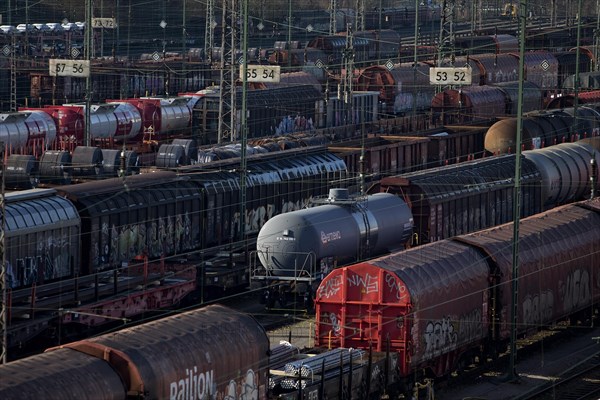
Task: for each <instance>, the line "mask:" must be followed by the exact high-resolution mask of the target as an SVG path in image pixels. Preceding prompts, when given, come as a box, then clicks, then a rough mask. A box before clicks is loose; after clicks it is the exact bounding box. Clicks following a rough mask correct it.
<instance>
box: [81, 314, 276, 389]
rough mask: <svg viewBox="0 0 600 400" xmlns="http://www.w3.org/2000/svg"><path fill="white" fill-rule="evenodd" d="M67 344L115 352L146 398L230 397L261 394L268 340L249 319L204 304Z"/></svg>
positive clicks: (126, 377)
mask: <svg viewBox="0 0 600 400" xmlns="http://www.w3.org/2000/svg"><path fill="white" fill-rule="evenodd" d="M69 347H73V348H76V349H80V350H81V351H84V352H90V353H95V351H96V350H94V348H98V349H100V348H103V347H104V348H106V349H107V350H109V351H110V352H111V353H113V352H114V353H115V355H116V356H117V359H120V360H123V362H118V363H117V362H115V365H114V367H115V368H116V369H117V371H118V373H119V374H120V376H121V377H122V378H123V381H124V382H126V383H130V384H131V386H130V387H129V388H128V392H129V393H130V394H136V393H137V394H139V395H141V394H145V395H146V396H147V397H148V398H161V399H164V398H182V397H186V398H188V397H195V398H201V397H202V396H203V395H204V396H211V397H214V396H233V397H234V398H238V396H241V395H242V394H245V395H246V396H254V397H250V398H263V397H264V396H265V393H266V392H265V390H266V385H267V383H268V381H267V373H268V359H269V357H268V352H269V340H268V337H267V334H266V332H265V331H264V328H263V327H262V326H261V325H260V324H259V323H258V322H257V321H256V320H254V318H252V317H250V316H248V315H246V314H242V313H239V312H237V311H234V310H232V309H229V308H227V307H223V306H220V305H213V306H208V307H205V308H203V309H200V310H195V311H191V312H187V313H183V314H179V315H175V316H172V317H168V318H163V319H161V320H157V321H154V322H150V323H147V324H144V325H140V326H137V327H134V328H129V329H124V330H121V331H119V332H116V333H113V334H109V335H104V336H101V337H98V338H94V339H90V340H87V341H82V342H76V343H74V344H72V345H69Z"/></svg>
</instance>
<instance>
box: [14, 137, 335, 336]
mask: <svg viewBox="0 0 600 400" xmlns="http://www.w3.org/2000/svg"><path fill="white" fill-rule="evenodd" d="M265 156H267V155H264V154H261V155H259V156H255V157H249V158H248V164H247V165H248V171H247V174H246V180H245V185H242V183H241V182H240V173H239V171H235V168H237V167H238V166H239V165H238V163H237V162H233V163H232V162H227V161H224V162H221V163H215V165H214V167H213V169H210V170H209V169H199V170H196V169H188V170H186V169H185V168H181V169H180V170H179V172H178V173H176V172H171V171H156V172H148V173H143V174H139V175H133V176H127V177H123V178H112V179H105V180H102V181H89V182H85V183H80V184H72V185H64V186H56V187H54V188H53V189H32V190H26V191H20V192H11V193H8V194H7V196H6V226H7V230H6V247H5V256H6V265H7V275H6V276H7V284H8V287H9V288H10V292H9V301H10V304H11V307H12V308H11V315H10V316H9V320H11V322H10V323H9V329H8V338H9V344H10V346H11V347H13V346H17V345H19V344H20V343H25V342H26V341H27V340H29V339H30V338H31V337H34V336H36V335H37V334H39V333H41V330H45V329H46V328H48V323H50V324H56V323H59V322H58V321H60V323H63V322H65V320H64V318H65V316H64V315H60V313H59V312H58V308H60V307H64V306H66V305H67V302H66V297H69V300H68V302H69V304H70V305H71V306H72V307H74V308H77V307H78V305H81V304H85V301H84V300H87V301H88V302H89V301H90V300H93V301H95V302H96V308H95V310H96V311H92V310H91V309H90V311H89V315H96V316H98V317H99V318H100V320H102V321H103V322H108V320H107V319H104V318H103V317H102V313H101V312H100V313H99V312H97V310H98V309H100V308H102V307H107V310H106V311H105V312H106V313H107V314H108V315H113V316H114V315H120V313H121V311H119V310H118V308H119V307H121V306H119V307H116V306H114V303H112V305H113V307H110V306H108V305H110V304H111V303H110V301H108V300H106V301H108V303H106V301H105V303H106V304H105V305H104V306H101V305H100V304H104V303H102V301H101V299H102V294H103V293H104V294H106V293H105V292H103V291H104V290H108V291H109V292H110V294H111V295H116V294H119V295H120V296H121V297H119V296H115V299H116V300H115V301H119V302H121V301H124V300H123V299H127V296H128V295H127V294H125V295H123V293H120V291H122V290H124V289H126V288H129V289H132V288H135V287H136V285H135V284H133V283H132V282H134V281H135V279H134V278H135V277H141V276H142V275H143V276H144V281H145V282H146V284H150V282H151V279H150V278H148V275H149V272H148V271H149V270H148V268H150V269H152V265H150V266H148V265H147V264H148V262H152V261H153V260H154V261H156V262H158V263H159V264H160V265H159V266H158V267H157V268H158V269H159V270H160V271H159V272H160V274H161V276H162V278H161V281H162V283H163V284H164V283H165V279H166V278H168V277H169V276H170V275H168V274H167V275H166V276H165V273H167V272H169V265H171V266H173V268H175V269H176V270H185V271H184V272H185V274H187V275H185V276H181V275H177V274H175V276H171V278H173V279H175V280H177V279H178V277H179V278H180V280H179V283H178V284H177V285H175V286H176V287H177V289H176V290H175V289H173V291H169V290H165V291H164V292H163V293H162V294H161V295H160V296H162V297H157V295H153V294H151V293H152V290H153V288H154V286H151V287H148V286H147V285H146V284H144V285H143V286H144V289H143V290H142V291H141V292H140V293H139V294H138V295H139V296H142V297H144V298H145V297H148V296H150V297H152V298H153V299H151V300H147V299H146V300H144V302H145V303H144V304H143V305H140V304H138V306H136V307H129V308H127V307H125V306H123V307H125V308H126V310H124V311H123V312H124V313H130V312H131V313H133V314H135V313H138V312H142V311H140V310H144V309H146V308H148V309H149V308H153V307H157V308H162V307H164V306H166V305H167V304H168V303H172V302H177V301H179V300H181V298H182V297H184V295H185V294H189V293H190V292H189V289H192V290H199V291H205V292H206V293H204V294H206V296H207V297H208V296H209V295H210V293H209V292H210V291H213V288H214V290H219V289H216V288H219V287H220V291H221V293H223V292H224V289H227V288H231V287H236V288H237V287H239V286H242V287H244V286H245V285H246V283H247V280H248V278H247V277H248V274H247V272H245V270H244V268H245V267H243V264H239V265H241V267H237V268H236V267H235V261H236V260H235V259H234V258H233V257H234V254H237V255H238V256H239V257H242V258H244V257H245V256H244V254H245V253H244V251H242V250H243V246H245V245H247V244H246V240H249V239H250V238H251V237H253V236H255V235H256V234H257V233H258V231H259V229H260V227H261V226H262V225H263V224H264V223H265V221H266V220H268V219H269V218H271V217H273V216H274V215H276V214H278V213H283V212H288V211H292V210H295V209H299V208H302V207H303V206H304V205H305V204H307V203H308V202H309V201H310V198H312V197H317V196H321V195H323V194H324V193H327V192H328V190H329V188H331V185H338V184H343V182H344V180H345V178H346V165H345V163H344V162H343V160H342V159H340V158H339V157H337V156H335V155H333V154H329V153H326V152H325V151H323V150H322V149H321V150H318V151H314V149H313V150H311V149H306V148H305V149H297V150H293V151H291V152H286V154H285V156H282V155H277V154H273V155H271V156H270V157H265ZM242 190H245V195H246V198H247V202H246V206H245V208H243V209H242V207H241V205H240V198H241V192H242ZM242 212H243V213H244V214H243V219H242V218H241V217H240V215H241V214H240V213H242ZM242 222H243V225H242ZM240 246H241V248H240ZM223 252H227V254H229V255H230V256H229V257H222V255H221V254H222V253H223ZM140 257H141V258H140ZM230 257H231V258H230ZM136 259H143V260H146V262H145V264H144V267H143V268H144V270H143V271H141V273H139V271H137V270H136V269H135V268H140V263H139V262H132V260H136ZM238 261H239V260H238ZM130 263H131V265H130ZM218 263H221V265H222V264H223V263H224V264H226V265H227V266H228V267H226V268H223V271H221V272H223V275H224V276H225V275H226V276H225V277H224V278H223V277H221V278H219V276H214V277H212V278H211V277H210V276H208V275H206V273H205V272H206V271H202V272H201V273H200V272H198V273H196V269H197V268H196V267H197V266H199V265H202V266H203V267H202V268H204V267H210V266H215V267H217V266H218ZM178 265H179V266H178ZM190 265H192V267H190ZM186 268H187V269H186ZM189 269H191V271H190V270H189ZM150 272H151V271H150ZM180 272H181V271H180ZM190 274H191V275H190ZM205 275H206V276H205ZM129 278H131V279H132V280H131V282H129V283H128V279H129ZM146 279H148V280H146ZM204 279H207V281H206V282H205V281H204ZM222 279H225V280H226V281H223V280H222ZM107 280H108V281H111V282H113V283H112V284H109V285H106V283H107ZM167 281H168V282H170V283H171V284H175V283H176V282H175V281H173V280H170V281H169V280H168V279H167ZM138 283H140V282H138ZM181 284H185V285H186V287H185V288H184V289H182V288H181V287H180V286H178V285H181ZM190 285H191V286H190ZM167 286H168V285H167ZM164 287H165V286H162V288H163V289H164ZM90 288H92V289H90ZM160 288H161V285H159V289H160ZM186 291H187V292H186ZM65 293H69V295H68V296H67V295H66V294H65ZM86 293H87V294H86ZM52 296H53V297H52ZM86 296H87V297H86ZM134 297H135V296H132V297H131V298H134ZM131 298H130V299H129V300H127V301H131ZM53 299H54V300H53ZM161 299H162V300H161ZM99 302H100V303H99ZM119 304H121V303H119ZM161 304H162V305H161ZM92 308H94V307H92ZM36 311H37V314H36ZM42 315H43V318H42ZM89 315H88V316H86V315H85V313H83V314H82V315H79V316H78V317H77V318H73V314H69V315H68V316H66V318H67V319H68V322H69V323H74V324H84V325H85V324H86V323H88V324H92V325H93V324H98V323H99V322H97V321H91V320H90V319H89ZM39 318H41V319H42V321H43V323H40V319H39ZM92 319H93V318H92ZM84 321H87V322H84ZM38 329H39V330H40V331H38Z"/></svg>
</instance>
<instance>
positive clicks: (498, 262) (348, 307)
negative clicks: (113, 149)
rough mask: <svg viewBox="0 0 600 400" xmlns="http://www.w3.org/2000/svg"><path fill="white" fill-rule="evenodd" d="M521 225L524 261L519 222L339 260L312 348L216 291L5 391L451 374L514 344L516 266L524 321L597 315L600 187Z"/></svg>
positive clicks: (66, 394)
mask: <svg viewBox="0 0 600 400" xmlns="http://www.w3.org/2000/svg"><path fill="white" fill-rule="evenodd" d="M520 225H521V226H520V228H521V229H520V232H521V233H520V236H519V267H518V268H513V265H512V256H511V251H510V250H509V249H511V248H512V245H513V233H514V229H513V225H512V224H511V223H509V224H505V225H501V226H498V227H494V228H491V229H486V230H483V231H480V232H477V233H472V234H467V235H461V236H456V237H454V238H451V239H445V240H441V241H438V242H435V243H431V244H428V245H425V246H421V247H418V248H413V249H409V250H404V251H400V252H396V253H393V254H390V255H387V256H384V257H381V258H376V259H373V260H370V261H365V262H361V263H358V264H354V265H350V266H347V267H343V268H339V269H336V270H334V271H333V272H331V273H330V274H329V275H328V276H327V277H326V278H325V279H324V280H323V282H322V283H321V285H320V286H319V288H318V290H317V299H316V336H315V347H314V348H312V349H310V352H308V351H307V354H308V355H312V357H304V358H289V359H287V361H284V360H285V358H282V357H280V356H279V355H280V354H281V353H282V352H281V351H278V350H276V347H274V346H271V345H270V343H269V338H268V335H267V333H266V332H265V330H264V328H263V327H262V326H261V325H260V324H259V323H258V322H257V321H256V320H254V319H253V318H251V317H250V316H248V315H245V314H242V313H240V312H237V311H234V310H231V309H229V308H226V307H223V306H220V305H214V306H208V307H205V308H203V309H200V310H195V311H190V312H186V313H182V314H178V315H174V316H171V317H168V318H164V319H161V320H157V321H154V322H150V323H146V324H143V325H140V326H137V327H133V328H127V329H124V330H122V331H118V332H115V333H111V334H106V335H102V336H99V337H96V338H92V339H86V340H83V341H79V342H74V343H71V344H67V345H64V346H60V347H56V348H51V349H49V350H47V351H46V352H44V353H42V354H39V355H35V356H32V357H29V358H26V359H22V360H18V361H15V362H12V363H8V364H5V365H2V366H0V373H1V374H2V376H4V377H5V379H2V380H1V381H0V394H1V395H2V398H5V399H21V398H23V397H24V396H25V397H28V398H45V399H54V398H57V399H58V398H60V399H69V398H81V397H88V396H89V394H90V393H95V394H98V395H102V396H103V398H106V399H126V398H139V397H144V398H168V399H177V398H194V399H201V398H206V397H210V398H221V397H222V398H225V399H231V400H233V399H236V400H237V399H240V400H248V399H260V400H266V399H273V398H279V399H315V398H349V399H375V398H381V397H380V396H382V395H385V396H390V395H395V394H402V395H405V396H410V395H412V394H414V388H417V387H418V385H419V384H420V383H421V382H422V381H424V380H425V379H430V378H432V377H447V376H449V375H450V374H451V373H453V372H455V371H460V370H462V369H463V368H464V367H465V366H467V365H471V364H472V363H473V362H476V361H475V360H479V362H482V360H487V359H488V358H492V359H495V358H497V357H498V355H499V354H501V353H502V352H503V351H504V350H505V348H506V345H507V344H508V342H509V339H510V337H511V334H512V329H511V327H512V326H513V325H512V324H513V323H514V322H513V321H512V320H511V310H512V309H513V306H512V293H513V291H512V287H513V280H514V279H518V297H517V306H516V307H515V311H516V315H515V319H516V324H517V325H516V327H517V328H516V334H517V335H519V336H522V335H528V334H533V333H535V332H537V331H538V329H539V328H543V327H548V326H552V325H554V324H556V323H557V322H561V321H565V320H567V321H570V322H571V323H572V324H580V325H581V326H591V325H592V323H593V317H594V312H595V310H594V309H595V308H597V305H598V302H599V301H600V281H598V279H595V278H594V277H595V272H596V271H597V269H598V268H599V267H600V264H599V260H598V256H597V253H598V243H600V201H598V199H593V200H587V201H582V202H578V203H573V204H570V205H564V206H560V207H557V208H555V209H553V210H550V211H547V212H544V213H542V214H539V215H536V216H532V217H528V218H526V219H523V220H522V221H521V222H520ZM567 232H568V234H567ZM572 254H577V257H573V256H572ZM515 274H518V276H515ZM190 349H194V351H190ZM326 349H327V350H329V349H333V350H329V351H327V350H326ZM284 353H285V352H284ZM288 354H293V352H288ZM307 354H303V355H305V356H306V355H307ZM315 354H316V355H315ZM276 365H279V368H275V366H276ZM281 365H284V366H281Z"/></svg>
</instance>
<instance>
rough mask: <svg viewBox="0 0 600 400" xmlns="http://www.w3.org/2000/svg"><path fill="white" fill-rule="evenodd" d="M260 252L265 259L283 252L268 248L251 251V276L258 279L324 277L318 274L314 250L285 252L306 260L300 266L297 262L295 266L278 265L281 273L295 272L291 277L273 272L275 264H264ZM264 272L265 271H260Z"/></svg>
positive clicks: (278, 279) (307, 279)
mask: <svg viewBox="0 0 600 400" xmlns="http://www.w3.org/2000/svg"><path fill="white" fill-rule="evenodd" d="M259 254H261V255H263V256H264V259H265V260H272V258H273V257H274V256H276V255H278V254H282V253H281V252H273V251H270V250H269V249H267V251H263V250H255V251H253V252H252V253H251V260H252V267H251V269H250V271H251V272H250V274H251V276H250V278H251V279H256V280H277V281H287V280H289V281H294V282H295V281H307V282H312V281H314V280H316V279H320V278H322V277H318V276H317V255H316V254H315V253H314V252H312V251H311V252H285V254H291V255H296V256H298V257H297V258H296V259H300V260H304V261H303V262H302V263H301V264H302V265H301V266H300V268H297V264H296V265H295V268H293V269H292V268H280V267H278V271H280V272H279V273H281V271H284V272H290V273H293V275H291V276H289V277H282V276H279V275H278V274H274V273H273V265H272V264H271V262H269V264H268V265H263V264H262V263H261V262H260V261H258V260H259ZM260 272H264V273H260Z"/></svg>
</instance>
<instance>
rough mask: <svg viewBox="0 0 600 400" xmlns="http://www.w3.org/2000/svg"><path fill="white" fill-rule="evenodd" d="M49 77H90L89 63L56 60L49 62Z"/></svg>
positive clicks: (85, 61)
mask: <svg viewBox="0 0 600 400" xmlns="http://www.w3.org/2000/svg"><path fill="white" fill-rule="evenodd" d="M49 65H50V69H49V71H48V72H49V73H50V76H75V77H79V78H87V77H88V76H90V62H89V61H88V60H58V59H54V58H52V59H50V61H49Z"/></svg>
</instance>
